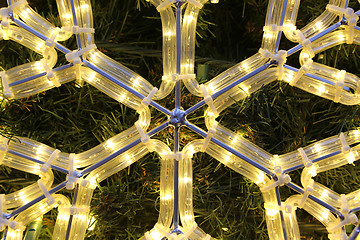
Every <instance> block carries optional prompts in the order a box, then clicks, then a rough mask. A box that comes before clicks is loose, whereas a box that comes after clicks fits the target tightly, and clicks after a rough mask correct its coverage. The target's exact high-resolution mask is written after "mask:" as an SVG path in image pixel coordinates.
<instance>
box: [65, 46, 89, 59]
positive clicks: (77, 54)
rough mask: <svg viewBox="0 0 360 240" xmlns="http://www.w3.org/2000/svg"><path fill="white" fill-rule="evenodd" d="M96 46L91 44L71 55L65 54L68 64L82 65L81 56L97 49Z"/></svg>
mask: <svg viewBox="0 0 360 240" xmlns="http://www.w3.org/2000/svg"><path fill="white" fill-rule="evenodd" d="M95 48H96V45H95V44H91V45H89V46H87V47H85V48H83V49H80V50H75V51H72V52H70V53H67V54H65V57H66V60H67V61H68V62H72V63H74V64H80V63H81V58H80V57H81V56H82V55H83V54H85V53H87V52H90V51H91V50H93V49H95Z"/></svg>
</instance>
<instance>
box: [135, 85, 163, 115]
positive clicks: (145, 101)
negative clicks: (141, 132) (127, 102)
mask: <svg viewBox="0 0 360 240" xmlns="http://www.w3.org/2000/svg"><path fill="white" fill-rule="evenodd" d="M157 91H158V89H157V88H156V87H154V88H153V89H152V90H151V91H150V93H149V95H148V96H147V97H145V98H143V100H141V105H140V106H139V107H138V109H137V110H136V111H138V112H140V111H141V110H143V109H144V107H147V106H149V105H150V103H151V99H152V98H153V97H154V96H155V94H156V92H157Z"/></svg>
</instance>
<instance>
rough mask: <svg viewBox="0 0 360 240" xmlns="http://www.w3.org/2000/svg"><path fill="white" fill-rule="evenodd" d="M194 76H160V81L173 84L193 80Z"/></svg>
mask: <svg viewBox="0 0 360 240" xmlns="http://www.w3.org/2000/svg"><path fill="white" fill-rule="evenodd" d="M195 78H196V75H195V74H172V75H165V76H162V80H163V81H166V80H167V81H173V82H177V81H180V80H189V79H195Z"/></svg>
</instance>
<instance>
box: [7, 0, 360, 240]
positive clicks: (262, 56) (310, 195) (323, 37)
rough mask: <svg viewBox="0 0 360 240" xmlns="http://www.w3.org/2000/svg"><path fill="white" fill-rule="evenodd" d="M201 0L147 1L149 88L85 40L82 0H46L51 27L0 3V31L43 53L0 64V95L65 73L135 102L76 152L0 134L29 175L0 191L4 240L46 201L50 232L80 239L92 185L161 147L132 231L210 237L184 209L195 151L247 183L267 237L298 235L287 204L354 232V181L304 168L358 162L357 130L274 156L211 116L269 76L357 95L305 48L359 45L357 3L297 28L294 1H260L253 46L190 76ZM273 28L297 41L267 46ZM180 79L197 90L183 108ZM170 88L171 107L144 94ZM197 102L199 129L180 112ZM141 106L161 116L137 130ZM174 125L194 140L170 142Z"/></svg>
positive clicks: (88, 21)
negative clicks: (156, 48)
mask: <svg viewBox="0 0 360 240" xmlns="http://www.w3.org/2000/svg"><path fill="white" fill-rule="evenodd" d="M206 1H207V0H151V3H152V4H153V5H154V6H155V7H156V9H157V10H158V11H159V13H160V16H161V19H162V26H163V69H164V73H163V79H162V80H163V81H162V84H161V86H160V87H159V89H158V88H156V87H153V86H152V85H151V84H150V83H149V82H147V81H146V80H145V79H144V78H142V77H141V76H139V75H138V74H136V73H134V72H132V71H131V70H129V69H127V68H126V67H124V66H123V65H121V64H119V63H118V62H116V61H114V60H112V59H110V58H108V57H106V56H105V55H104V54H103V53H101V52H100V51H99V50H98V49H97V48H96V45H95V43H94V31H95V30H94V28H93V19H92V11H91V6H90V0H57V6H58V11H59V16H60V19H61V23H62V27H61V28H56V27H55V26H54V25H53V24H51V23H49V22H48V21H46V20H45V19H43V18H42V17H40V16H39V15H38V14H37V13H36V12H35V11H33V10H32V9H31V8H30V7H29V5H28V3H27V1H26V0H8V7H6V8H2V9H1V10H0V16H1V22H0V25H1V29H0V38H1V39H3V40H12V41H15V42H17V43H20V44H21V45H23V46H25V47H27V48H29V49H31V50H33V51H35V52H37V53H39V54H41V55H42V56H43V59H42V60H41V61H36V62H31V63H27V64H24V65H21V66H17V67H14V68H12V69H9V70H7V71H4V72H1V80H2V86H3V95H4V96H5V97H6V98H9V99H19V98H23V97H27V96H31V95H34V94H37V93H40V92H43V91H46V90H48V89H50V88H53V87H59V86H60V85H61V84H64V83H67V82H69V81H72V80H74V79H76V81H77V82H78V84H80V85H81V84H83V82H84V81H85V82H87V83H88V84H91V85H92V86H94V87H96V88H98V89H99V90H101V91H102V92H104V93H105V94H107V95H109V96H110V97H112V98H114V99H116V100H117V101H119V102H120V103H122V104H125V105H126V106H128V107H130V108H132V109H135V110H136V111H137V112H138V113H139V120H138V121H137V122H135V124H134V126H133V127H131V128H130V129H127V130H126V131H124V132H122V133H120V134H118V135H116V136H114V137H112V138H111V139H108V140H107V141H105V142H103V143H102V144H100V145H99V146H97V147H95V148H93V149H90V150H88V151H86V152H83V153H80V154H73V153H70V154H69V153H63V152H61V151H59V150H57V149H53V148H51V147H48V146H46V145H44V144H41V143H38V142H36V141H33V140H30V139H27V138H21V137H18V138H17V140H16V141H8V140H7V139H2V145H1V146H0V163H1V164H3V165H6V166H9V167H12V168H16V169H19V170H21V171H25V172H29V173H32V174H37V175H38V176H39V181H38V182H37V183H35V184H32V185H30V186H28V187H26V188H23V189H21V190H19V191H17V192H14V193H11V194H8V195H0V226H1V229H2V230H4V238H5V239H7V240H9V239H22V235H23V231H24V230H25V228H26V226H27V225H28V224H29V223H30V222H32V221H34V220H36V219H37V218H38V217H41V216H42V215H44V214H45V213H47V212H48V211H50V210H51V209H52V208H58V216H57V220H56V225H55V230H54V233H53V238H54V239H72V240H74V239H84V236H85V232H86V229H87V226H88V221H89V206H90V201H91V198H92V194H93V192H94V189H95V188H96V186H97V185H96V183H97V182H101V181H102V180H104V179H106V178H107V177H109V176H110V175H112V174H114V173H116V172H118V171H120V170H122V169H124V168H125V167H127V166H129V165H131V164H132V163H134V162H135V161H137V160H138V159H140V158H141V157H143V156H144V155H146V154H148V153H149V152H153V151H155V152H157V153H158V154H159V155H160V157H161V159H160V161H161V174H160V175H161V177H160V181H161V182H160V214H159V218H158V222H157V223H156V225H155V226H154V228H153V229H149V231H147V232H146V233H144V237H143V238H142V239H146V240H150V239H156V240H159V239H211V237H210V236H209V235H208V234H206V233H205V232H203V231H202V230H201V229H200V228H199V227H198V226H197V224H196V223H195V219H194V212H193V204H192V181H193V178H192V156H193V154H194V153H197V152H206V153H207V154H209V155H211V156H212V157H214V158H215V159H217V160H218V161H220V162H221V163H223V164H224V165H226V166H228V167H229V168H231V169H233V170H235V171H236V172H238V173H240V174H242V175H244V176H246V177H247V178H249V179H251V180H252V181H253V182H255V183H256V184H257V185H258V186H259V188H260V190H261V192H262V195H263V198H264V202H265V204H264V207H265V209H266V222H267V229H268V234H269V237H270V239H300V233H299V227H298V224H297V219H296V211H297V209H298V208H302V209H304V210H305V211H307V212H308V213H309V214H311V215H313V216H314V217H315V218H316V219H318V220H319V221H320V222H321V223H322V224H323V225H324V226H325V227H326V229H327V231H328V233H329V238H330V239H357V238H358V233H359V231H360V227H359V223H358V222H359V221H358V218H357V216H356V215H355V213H356V212H357V211H359V210H360V190H358V191H355V192H352V193H349V194H346V195H345V194H338V193H336V192H334V191H332V190H330V189H329V188H327V187H325V186H323V185H321V184H319V183H317V182H315V181H314V180H313V177H314V176H315V175H316V174H317V173H320V172H324V171H327V170H330V169H334V168H338V167H340V166H343V165H345V164H348V163H354V162H355V161H356V160H358V159H359V158H360V145H356V144H357V143H358V142H359V141H360V132H359V131H357V130H354V131H350V132H347V133H341V134H340V135H339V136H334V137H331V138H328V139H325V140H322V141H319V142H317V143H314V144H312V145H309V146H307V147H304V148H299V149H298V150H297V151H294V152H290V153H287V154H284V155H280V156H278V155H271V154H269V153H268V152H266V151H264V150H263V149H261V148H259V147H258V146H256V145H254V144H252V143H251V142H249V141H248V140H246V139H244V138H242V137H240V136H238V135H236V134H235V133H234V132H231V131H230V130H228V129H226V128H225V127H223V126H221V125H220V124H219V123H218V122H217V121H216V118H217V116H219V114H220V113H221V112H222V111H223V110H224V109H225V108H227V107H229V106H230V105H231V104H233V103H234V101H238V100H240V99H243V98H245V97H247V96H248V95H249V94H251V93H253V92H255V91H257V90H258V89H259V88H260V87H261V86H263V85H265V84H268V83H270V82H273V81H275V80H283V81H286V82H288V83H289V84H290V85H291V86H296V87H298V88H301V89H303V90H305V91H307V92H310V93H313V94H315V95H318V96H321V97H324V98H327V99H330V100H332V101H334V102H339V103H342V104H347V105H354V104H358V103H360V95H359V93H360V90H359V85H358V84H359V78H358V77H356V76H355V75H353V74H351V73H347V72H345V71H344V70H337V69H334V68H330V67H328V66H325V65H323V64H320V63H316V62H313V61H312V58H313V57H314V56H315V54H317V53H319V52H322V51H324V50H326V49H328V48H331V47H333V46H335V45H338V44H343V43H347V44H359V42H360V31H359V30H360V28H359V27H357V21H358V15H359V14H360V12H354V10H353V9H351V8H348V1H347V0H330V1H329V4H328V5H327V6H326V9H324V12H323V13H322V14H321V15H320V16H319V17H318V18H316V19H315V20H314V21H312V22H311V23H309V24H308V25H306V26H305V27H303V28H302V29H297V28H296V26H295V23H296V18H297V12H298V9H299V5H300V0H276V1H275V0H271V1H269V7H268V11H267V16H266V22H265V26H264V34H263V42H262V46H261V48H260V50H259V51H258V53H256V54H255V55H254V56H252V57H250V58H248V59H246V60H244V61H243V62H241V63H239V64H237V65H235V66H234V67H232V68H230V69H229V70H227V71H225V72H223V73H222V74H220V75H219V76H217V77H215V78H214V79H212V80H210V81H209V82H207V83H205V84H201V85H199V84H198V82H197V81H196V76H195V74H194V56H195V55H194V49H195V30H196V19H197V16H198V13H199V10H200V9H201V8H202V7H203V4H205V2H206ZM182 13H183V16H182ZM282 34H284V35H285V36H286V37H287V38H288V39H289V40H290V41H292V42H295V43H297V45H296V46H295V47H293V48H291V49H290V50H288V51H285V50H279V43H280V38H281V36H282ZM72 35H75V37H76V40H77V45H78V48H77V49H76V50H74V51H71V50H69V49H68V48H66V47H65V46H63V45H62V44H60V43H59V42H61V41H64V40H66V39H68V38H70V37H71V36H72ZM298 51H301V53H300V64H301V68H300V69H297V68H294V67H291V66H289V65H287V64H286V60H287V57H288V56H290V55H292V54H294V53H296V52H298ZM58 53H63V54H65V57H66V59H67V61H68V62H69V63H68V64H66V65H64V66H61V67H56V68H54V66H55V64H56V63H57V56H58V55H57V54H58ZM181 84H185V86H186V87H187V89H188V90H189V91H190V92H191V93H192V94H194V95H196V96H199V97H202V98H203V100H202V101H200V102H198V103H197V104H195V105H194V106H192V107H190V108H188V109H183V108H182V107H181V101H180V99H181V91H180V89H181ZM173 89H175V106H174V109H173V110H169V109H166V108H165V107H163V106H161V105H160V104H158V103H157V102H156V100H159V99H163V98H165V97H166V96H168V95H169V93H170V92H171V91H172V90H173ZM205 105H207V106H208V108H207V110H206V112H205V115H206V116H207V117H206V126H207V128H208V130H207V131H204V130H203V129H201V128H199V127H197V126H195V125H194V124H192V123H191V122H189V121H188V120H187V119H186V116H188V115H189V114H191V113H193V112H194V111H196V110H198V109H199V108H201V107H203V106H205ZM150 106H151V107H153V108H155V109H157V110H158V111H159V112H162V113H164V114H166V115H167V116H169V119H168V121H166V122H164V123H163V124H161V125H160V126H158V127H156V128H154V129H151V130H148V127H149V125H150V122H151V116H150V111H149V107H150ZM168 127H171V128H172V129H173V131H174V142H175V143H174V148H173V149H170V148H169V147H168V146H167V145H166V144H165V143H164V142H162V141H160V140H155V139H151V137H152V136H153V135H155V134H157V133H159V132H160V131H162V130H164V129H166V128H168ZM181 127H187V128H189V129H190V130H192V131H194V132H196V133H198V134H199V135H200V136H201V137H203V138H200V139H198V140H194V141H192V142H190V143H189V144H188V145H186V146H185V147H184V148H183V149H180V147H179V132H180V131H181ZM298 169H302V174H301V184H302V186H298V185H296V184H294V183H293V182H292V181H291V178H290V176H289V173H290V172H292V171H295V170H298ZM53 170H55V171H60V172H63V173H65V174H67V177H66V179H64V182H62V183H61V184H59V185H57V186H53V173H52V171H53ZM283 186H284V187H285V186H286V187H289V188H291V189H293V190H294V191H295V192H297V193H298V194H296V195H293V196H291V197H289V198H288V199H287V200H286V201H285V202H282V201H281V199H280V192H279V188H280V187H283ZM64 188H67V189H74V199H73V201H72V202H70V201H69V199H68V198H66V197H65V196H63V195H61V194H57V192H58V191H60V190H61V189H64ZM349 224H353V225H355V228H354V230H353V231H352V233H351V234H350V236H347V235H346V232H345V226H346V225H349Z"/></svg>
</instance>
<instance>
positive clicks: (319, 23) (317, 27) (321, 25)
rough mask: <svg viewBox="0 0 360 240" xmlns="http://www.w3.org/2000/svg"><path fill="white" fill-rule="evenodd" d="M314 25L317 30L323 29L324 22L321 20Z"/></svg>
mask: <svg viewBox="0 0 360 240" xmlns="http://www.w3.org/2000/svg"><path fill="white" fill-rule="evenodd" d="M314 27H315V30H321V29H322V28H323V27H324V25H323V24H322V22H320V21H319V22H316V23H315V25H314Z"/></svg>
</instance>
